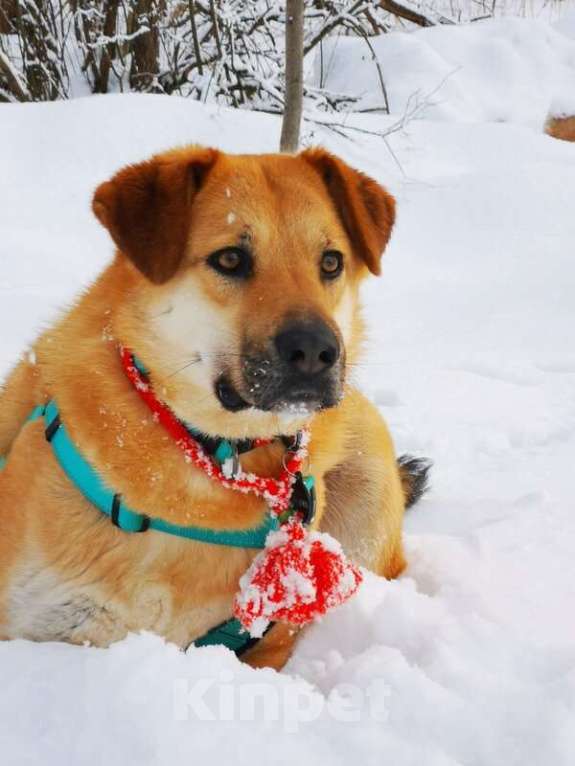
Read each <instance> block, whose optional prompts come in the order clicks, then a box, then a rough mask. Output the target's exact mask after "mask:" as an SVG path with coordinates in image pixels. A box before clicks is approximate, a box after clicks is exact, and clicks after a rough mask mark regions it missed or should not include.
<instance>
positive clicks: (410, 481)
mask: <svg viewBox="0 0 575 766" xmlns="http://www.w3.org/2000/svg"><path fill="white" fill-rule="evenodd" d="M397 464H398V466H399V475H400V477H401V486H402V487H403V494H404V495H405V507H406V508H410V507H411V506H412V505H415V503H417V501H418V500H420V499H421V497H422V496H423V495H424V494H425V493H426V492H427V490H428V489H429V470H430V468H431V466H432V465H433V464H432V462H431V460H428V459H427V458H424V457H413V456H412V455H401V457H400V458H398V461H397Z"/></svg>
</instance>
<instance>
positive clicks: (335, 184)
mask: <svg viewBox="0 0 575 766" xmlns="http://www.w3.org/2000/svg"><path fill="white" fill-rule="evenodd" d="M299 156H300V157H301V158H302V159H304V160H306V161H307V162H309V163H310V165H312V166H313V167H314V168H315V170H317V171H318V172H319V174H320V176H321V177H322V180H323V182H324V184H325V185H326V187H327V190H328V192H329V194H330V196H331V198H332V199H333V201H334V203H335V206H336V209H337V212H338V214H339V217H340V218H341V220H342V222H343V224H344V226H345V229H346V231H347V234H348V236H349V238H350V241H351V244H352V246H353V247H354V249H355V250H356V252H357V254H358V255H359V256H360V257H361V258H362V260H363V261H365V263H366V265H367V267H368V268H369V270H370V271H371V272H372V274H380V273H381V265H380V261H381V255H382V253H383V251H384V249H385V246H386V245H387V243H388V241H389V238H390V236H391V230H392V228H393V224H394V222H395V200H394V198H393V197H392V196H391V194H389V193H388V192H387V191H386V190H385V189H384V188H383V187H382V186H380V185H379V184H378V183H377V182H376V181H374V180H373V179H372V178H370V177H369V176H367V175H365V173H361V172H360V171H359V170H355V169H354V168H352V167H350V166H349V165H347V164H346V163H345V162H343V160H340V159H339V158H338V157H335V156H334V155H333V154H330V153H329V152H327V151H325V149H319V148H317V149H306V150H305V151H303V152H302V153H301V154H300V155H299Z"/></svg>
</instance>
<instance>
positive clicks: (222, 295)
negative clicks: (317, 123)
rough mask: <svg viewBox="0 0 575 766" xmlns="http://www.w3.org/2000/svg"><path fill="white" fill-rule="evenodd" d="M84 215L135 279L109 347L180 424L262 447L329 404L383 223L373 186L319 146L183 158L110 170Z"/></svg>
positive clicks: (180, 153)
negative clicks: (261, 441) (127, 349)
mask: <svg viewBox="0 0 575 766" xmlns="http://www.w3.org/2000/svg"><path fill="white" fill-rule="evenodd" d="M93 208H94V212H95V214H96V216H97V217H98V219H99V220H100V221H101V223H102V224H104V226H106V227H107V229H108V230H109V232H110V234H111V235H112V238H113V239H114V242H115V243H116V245H117V247H118V249H119V256H118V259H119V262H120V263H122V264H130V265H129V266H128V265H126V266H125V267H126V268H128V269H129V270H130V271H131V272H132V281H133V288H132V289H131V295H130V296H129V298H128V296H126V299H125V300H123V301H122V305H121V307H120V309H119V318H118V327H117V328H116V329H117V332H118V337H119V338H120V339H121V340H122V341H123V342H124V343H126V344H127V345H131V346H132V348H133V350H134V352H135V353H136V354H138V355H139V356H140V357H141V358H142V360H143V362H144V363H145V364H146V365H147V366H149V367H150V369H151V370H152V373H153V379H154V383H155V384H156V385H161V386H162V388H163V389H165V397H164V398H165V399H166V401H168V403H170V404H171V405H172V406H173V407H174V409H175V410H176V412H177V413H178V414H179V415H180V416H181V417H183V418H185V419H188V420H190V421H191V422H193V423H195V424H197V425H198V426H199V427H201V428H203V429H204V430H206V431H208V432H209V433H219V434H221V435H228V436H266V435H271V434H273V433H278V432H288V431H292V430H294V429H295V428H297V427H299V425H301V422H302V421H304V420H305V419H307V418H309V416H310V414H311V413H313V412H315V411H318V410H320V409H325V408H328V407H333V406H335V405H336V404H337V403H338V402H339V400H340V399H341V397H342V394H343V387H344V383H345V373H346V360H347V361H348V362H349V361H350V360H351V361H353V359H354V356H355V354H356V352H357V346H358V344H359V341H360V335H361V323H360V319H359V316H358V312H357V294H358V286H359V283H360V281H361V278H362V277H363V276H364V275H365V274H367V272H368V270H369V271H371V272H373V273H374V274H378V273H379V270H380V257H381V254H382V251H383V249H384V248H385V246H386V244H387V241H388V239H389V236H390V234H391V229H392V226H393V222H394V200H393V198H392V197H391V196H390V195H389V194H388V193H387V192H386V191H385V190H384V189H383V188H382V187H381V186H379V184H377V183H376V182H375V181H373V180H372V179H371V178H369V177H368V176H366V175H364V174H362V173H360V172H358V171H356V170H354V169H352V168H351V167H349V166H348V165H346V164H345V163H344V162H342V161H341V160H340V159H338V158H336V157H334V156H332V155H331V154H329V153H328V152H326V151H324V150H322V149H312V150H307V151H304V152H302V153H301V154H299V155H297V156H291V155H261V156H256V155H254V156H249V155H243V156H234V155H226V154H223V153H220V152H218V151H216V150H213V149H203V148H199V147H189V148H185V149H180V150H174V151H172V152H168V153H166V154H162V155H158V156H156V157H154V158H153V159H151V160H150V161H148V162H143V163H141V164H139V165H133V166H129V167H127V168H125V169H124V170H121V171H120V172H119V173H118V174H117V175H116V176H115V177H114V178H113V179H112V180H111V181H109V182H107V183H104V184H102V185H101V186H100V187H99V188H98V189H97V191H96V194H95V196H94V203H93ZM132 267H135V269H133V268H132Z"/></svg>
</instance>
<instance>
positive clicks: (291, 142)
mask: <svg viewBox="0 0 575 766" xmlns="http://www.w3.org/2000/svg"><path fill="white" fill-rule="evenodd" d="M285 73H286V89H285V103H284V116H283V122H282V133H281V140H280V151H282V152H297V150H298V147H299V133H300V126H301V114H302V108H303V0H287V2H286V55H285Z"/></svg>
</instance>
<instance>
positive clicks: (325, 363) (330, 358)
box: [275, 320, 339, 375]
mask: <svg viewBox="0 0 575 766" xmlns="http://www.w3.org/2000/svg"><path fill="white" fill-rule="evenodd" d="M275 345H276V348H277V351H278V354H279V356H280V359H281V360H282V361H283V362H286V363H287V364H288V365H289V366H290V367H292V368H293V369H295V370H297V371H298V372H300V373H302V374H304V375H317V374H318V373H320V372H324V371H325V370H329V368H330V367H333V365H334V364H335V363H336V362H337V360H338V359H339V343H338V340H337V338H336V336H335V333H334V332H333V330H331V329H330V328H329V327H328V326H327V325H326V324H324V322H321V321H319V320H318V321H315V322H305V323H304V322H298V323H294V324H291V325H289V326H288V327H285V328H284V329H283V330H282V331H281V332H280V333H278V335H276V337H275Z"/></svg>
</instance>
